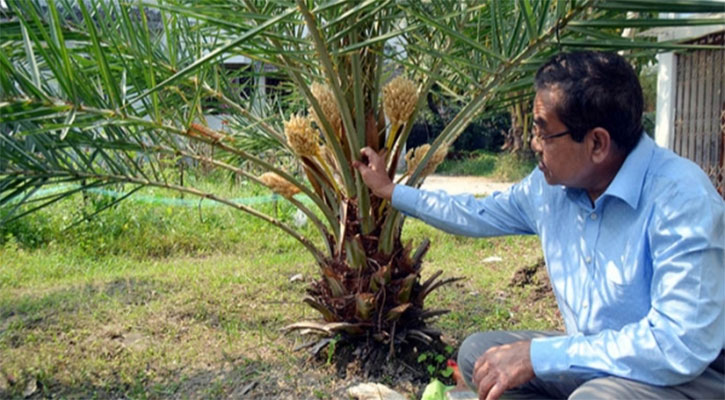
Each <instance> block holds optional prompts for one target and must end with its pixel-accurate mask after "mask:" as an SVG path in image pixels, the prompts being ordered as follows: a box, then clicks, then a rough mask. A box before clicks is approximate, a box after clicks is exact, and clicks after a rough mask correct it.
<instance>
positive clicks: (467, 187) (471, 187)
mask: <svg viewBox="0 0 725 400" xmlns="http://www.w3.org/2000/svg"><path fill="white" fill-rule="evenodd" d="M512 184H514V182H498V181H495V180H493V179H490V178H486V177H482V176H445V175H431V176H429V177H427V178H426V179H425V181H423V186H421V189H425V190H445V191H446V192H448V193H450V194H461V193H471V194H477V195H483V194H491V193H493V192H495V191H504V190H506V189H508V188H509V186H511V185H512Z"/></svg>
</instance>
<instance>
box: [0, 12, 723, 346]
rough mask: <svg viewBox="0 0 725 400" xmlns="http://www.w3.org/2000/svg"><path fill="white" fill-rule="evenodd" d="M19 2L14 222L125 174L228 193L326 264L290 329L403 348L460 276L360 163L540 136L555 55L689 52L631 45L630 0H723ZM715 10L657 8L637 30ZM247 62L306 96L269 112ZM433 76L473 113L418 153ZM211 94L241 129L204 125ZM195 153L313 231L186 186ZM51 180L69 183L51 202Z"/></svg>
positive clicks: (417, 180)
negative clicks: (545, 65) (538, 110)
mask: <svg viewBox="0 0 725 400" xmlns="http://www.w3.org/2000/svg"><path fill="white" fill-rule="evenodd" d="M8 3H9V10H6V20H4V21H3V22H2V25H1V26H0V46H1V47H2V52H0V66H1V68H0V122H2V126H1V127H0V207H2V210H3V212H2V215H1V218H2V222H1V223H5V222H6V221H9V220H11V219H15V218H21V217H22V216H23V215H26V214H28V213H31V212H33V211H35V210H38V209H40V208H43V207H45V206H47V205H49V204H52V203H54V202H56V201H60V200H62V199H65V198H67V197H69V196H72V195H74V194H76V193H81V192H83V191H84V190H87V189H89V188H98V187H102V186H106V185H111V184H119V183H121V184H124V187H125V189H127V190H128V195H129V196H130V195H131V194H133V193H134V192H136V191H138V190H140V189H142V188H144V187H149V186H153V187H162V188H167V189H172V190H176V191H179V192H181V193H187V194H190V195H195V196H199V197H201V198H206V199H209V200H212V201H215V202H219V203H222V204H225V205H228V206H230V207H233V208H236V209H238V210H240V211H242V212H246V213H249V214H250V215H253V216H255V217H257V218H260V219H263V220H265V221H267V222H269V223H270V224H273V225H275V226H277V227H278V228H280V229H281V230H283V231H284V232H286V233H287V234H289V235H291V236H292V237H294V238H295V239H296V240H297V241H298V242H299V243H300V244H301V245H302V246H304V247H305V248H306V249H307V250H308V251H309V252H310V253H311V254H312V255H313V256H314V259H315V260H316V263H317V264H318V265H319V271H320V275H319V279H318V280H317V281H315V282H314V283H313V284H312V285H311V286H310V288H309V290H308V295H307V296H306V297H305V299H304V301H305V302H306V303H307V304H309V305H310V306H311V307H313V308H315V309H316V310H317V311H319V313H320V315H321V317H322V318H321V321H307V322H299V323H297V324H293V325H292V326H290V329H304V330H308V331H313V332H317V333H321V334H322V335H323V336H324V337H325V338H327V339H324V340H323V342H321V344H322V345H324V344H325V343H326V342H325V340H329V337H332V336H334V335H338V334H339V335H342V336H341V337H342V338H343V339H345V340H349V341H353V342H355V343H358V344H373V346H372V347H371V348H374V349H383V351H385V352H389V353H393V352H394V349H395V348H396V347H398V346H399V345H400V344H402V343H410V341H411V340H415V341H418V342H423V343H428V344H429V343H431V342H433V341H434V340H435V339H436V338H437V336H438V332H436V331H435V330H434V329H432V328H431V327H430V326H428V325H427V324H426V321H427V320H428V319H429V318H431V317H434V316H436V315H439V314H441V313H442V312H445V311H444V310H426V309H425V308H424V302H425V298H426V296H427V295H428V294H430V293H431V292H432V291H433V290H435V289H436V288H438V287H440V286H441V285H444V284H446V283H450V282H452V281H454V280H455V279H456V278H445V279H443V278H441V277H442V271H437V272H435V273H433V274H431V275H430V277H429V278H428V279H427V280H425V281H423V280H422V279H421V268H422V259H423V256H424V255H425V253H426V250H427V249H428V246H429V242H428V241H427V240H425V241H423V242H422V243H418V244H415V245H414V244H411V243H402V241H401V230H402V225H403V223H404V221H405V219H404V217H403V216H402V215H401V214H400V213H399V212H397V211H396V210H394V209H393V208H392V207H391V205H390V204H389V203H387V202H386V201H383V200H382V199H379V198H376V197H375V196H372V195H371V193H370V192H369V191H368V189H367V188H366V187H365V186H364V185H363V183H362V180H361V178H360V176H359V174H358V173H357V171H355V170H354V168H352V166H351V163H352V161H353V160H355V159H358V158H359V154H360V149H361V148H362V147H364V146H370V147H373V148H374V149H376V150H380V151H385V152H386V157H387V160H388V166H389V173H390V175H391V177H392V176H393V175H394V172H395V167H396V166H397V165H398V161H399V160H401V159H403V158H404V159H406V161H407V165H408V169H407V171H406V172H405V174H404V175H403V176H402V178H400V182H401V183H403V184H406V185H410V186H416V187H417V186H420V184H421V183H422V182H423V180H424V179H425V177H426V176H427V175H429V174H430V173H432V172H433V171H434V170H435V168H436V166H437V164H438V163H440V162H441V161H442V160H443V158H445V154H446V152H447V149H448V148H449V146H450V145H451V144H452V143H453V142H454V141H455V139H456V138H457V137H458V136H459V135H460V134H461V133H462V132H463V131H464V129H465V128H466V127H467V126H468V125H469V124H470V122H471V121H472V120H473V118H474V117H476V116H477V115H480V114H482V113H483V114H485V113H492V112H498V111H500V110H505V109H514V110H516V113H515V115H516V118H517V122H519V123H517V124H516V129H519V130H521V132H523V133H522V135H524V136H522V139H525V138H526V136H525V135H526V133H525V132H526V131H527V126H528V123H527V117H526V115H528V110H527V104H528V101H530V98H531V96H532V89H531V87H532V83H533V73H534V71H535V70H536V69H537V67H538V65H540V63H541V62H543V60H545V59H547V58H548V57H549V56H550V55H552V54H554V53H555V52H558V51H561V50H567V49H572V48H599V49H610V50H612V49H623V48H627V49H641V48H650V49H655V48H656V49H686V48H690V47H693V46H690V45H680V44H675V43H653V42H642V41H638V40H636V39H631V38H622V37H621V36H620V34H619V33H620V31H619V29H620V28H622V27H626V26H632V24H633V22H632V20H627V18H626V12H628V11H640V12H645V11H649V12H656V11H676V12H692V13H698V12H711V11H720V10H721V7H722V5H721V3H718V2H711V1H684V2H676V3H672V4H669V3H662V2H654V1H650V0H638V1H607V2H600V1H592V0H589V1H550V0H519V1H516V2H514V1H490V2H485V3H482V4H479V2H460V1H449V0H436V1H430V2H420V1H391V0H383V1H372V0H370V1H362V2H358V1H347V0H332V1H328V2H322V3H315V2H312V1H303V0H298V1H296V2H291V1H253V0H244V1H241V2H237V1H218V0H201V1H199V0H194V1H184V0H166V1H158V2H148V3H145V2H141V1H139V2H109V1H101V0H92V1H81V2H73V1H69V0H65V1H62V0H58V1H48V2H45V1H42V2H41V1H38V2H29V1H9V2H8ZM717 22H718V21H713V20H709V21H703V20H701V19H694V18H691V19H686V20H659V19H656V18H649V19H639V20H637V25H636V26H639V27H641V26H663V25H667V24H704V23H717ZM235 55H239V56H244V57H246V58H247V59H249V60H252V61H253V62H254V64H253V67H252V68H250V69H248V70H245V71H244V73H247V74H249V75H250V76H251V77H252V78H253V79H255V78H256V77H262V76H266V75H268V74H269V71H268V69H267V68H266V67H264V66H271V67H272V68H273V69H274V70H275V74H276V76H277V77H279V76H283V77H284V79H286V80H288V81H289V82H291V83H292V84H293V85H294V91H293V92H290V93H288V94H287V95H284V94H282V96H286V99H285V101H284V103H283V104H282V105H278V107H269V106H268V105H266V103H264V102H263V101H261V100H260V99H259V98H258V97H256V96H255V95H249V93H248V92H245V91H243V90H240V85H239V81H240V79H239V74H240V73H241V72H240V71H236V72H231V71H228V70H226V69H224V68H222V61H223V60H224V59H225V58H226V57H229V56H235ZM432 88H435V89H436V92H437V93H442V94H444V96H447V97H448V98H449V99H450V100H451V101H455V102H457V103H458V104H459V105H460V108H459V111H458V112H457V114H456V115H455V116H454V117H453V118H452V119H451V120H450V122H449V123H448V124H447V125H446V126H445V128H444V129H443V130H442V132H441V133H440V135H438V136H437V138H436V139H435V140H434V141H433V142H432V143H430V144H426V145H423V146H419V147H417V148H415V149H411V150H410V151H409V152H408V153H407V154H403V152H402V150H403V146H402V144H403V143H405V142H406V139H407V138H408V136H409V134H410V132H411V127H412V121H414V119H415V118H416V115H417V113H418V111H419V110H420V109H421V107H422V105H424V104H425V102H426V99H427V94H428V93H429V92H430V91H431V90H432ZM245 93H246V94H245ZM210 105H213V107H215V108H217V109H219V110H223V113H224V116H225V118H226V119H227V121H228V126H231V127H233V129H229V130H225V131H217V130H213V129H210V128H209V127H208V126H206V121H207V119H206V115H205V114H206V113H208V112H210V111H209V108H210V107H211V106H210ZM516 132H518V131H516ZM517 135H518V133H517ZM521 143H525V140H523V141H521ZM208 149H212V150H211V151H207V150H208ZM270 151H273V152H274V154H276V155H279V154H283V155H286V156H287V157H288V158H289V159H292V160H294V162H295V164H296V165H286V166H285V165H284V164H282V163H279V162H278V160H279V158H278V157H275V158H270V157H268V156H269V154H270ZM179 158H183V159H185V160H190V161H192V162H195V163H201V164H204V165H208V166H213V167H214V168H219V169H224V170H227V171H229V172H231V173H233V174H235V175H236V176H241V177H244V178H246V179H248V180H250V181H253V182H256V183H259V184H262V185H265V186H267V187H269V188H270V189H271V190H273V191H274V192H276V193H278V194H280V195H281V196H283V197H284V199H285V200H286V201H289V202H290V203H292V204H293V205H294V206H295V207H297V208H298V209H299V210H300V211H301V212H303V213H304V214H305V215H306V216H307V217H308V218H309V220H310V221H311V223H312V225H313V226H314V229H315V230H314V231H313V232H314V233H313V234H314V235H315V236H310V235H307V234H306V233H305V232H304V231H302V230H301V229H299V228H296V227H294V226H291V225H289V224H287V223H285V222H284V221H282V220H279V219H277V218H275V217H273V216H270V215H265V214H263V213H261V212H259V211H258V210H256V209H254V208H253V207H251V206H247V205H243V204H238V203H235V202H233V201H231V200H230V199H226V198H223V197H220V196H218V195H216V194H214V193H209V192H205V191H203V190H202V189H199V188H195V187H192V186H188V185H185V184H184V183H183V182H177V181H176V180H174V179H172V174H170V172H169V168H167V165H168V160H170V159H179ZM244 164H250V165H253V166H254V167H255V168H256V169H257V170H259V171H264V173H263V174H261V175H257V174H256V173H252V172H250V171H252V170H250V169H248V168H243V165H244ZM295 170H299V171H300V173H295V172H294V171H295ZM69 184H72V185H69ZM48 185H53V186H54V187H55V188H57V189H58V191H55V192H52V193H51V194H45V195H43V196H34V193H36V191H37V190H38V189H39V188H41V187H43V186H48ZM303 196H304V197H303ZM124 198H125V197H124ZM303 199H308V200H309V201H302V200H303ZM121 200H123V198H121V199H118V200H117V201H121ZM113 204H115V202H111V203H109V204H106V205H104V206H103V207H102V208H101V209H99V210H98V211H99V212H100V211H103V210H105V209H108V208H110V207H112V206H113ZM375 344H379V345H380V346H375ZM319 348H321V346H318V349H319Z"/></svg>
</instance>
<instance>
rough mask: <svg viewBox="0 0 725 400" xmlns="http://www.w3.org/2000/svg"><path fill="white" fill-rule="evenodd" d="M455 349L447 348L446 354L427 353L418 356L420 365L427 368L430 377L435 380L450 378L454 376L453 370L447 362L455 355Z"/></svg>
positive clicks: (444, 350) (445, 349)
mask: <svg viewBox="0 0 725 400" xmlns="http://www.w3.org/2000/svg"><path fill="white" fill-rule="evenodd" d="M453 351H454V349H453V347H451V346H446V347H445V348H444V349H443V352H444V354H442V353H438V352H434V351H430V350H429V351H426V352H423V353H421V355H419V356H418V364H422V365H423V366H425V369H426V371H428V375H429V376H430V377H431V379H433V378H439V377H442V378H450V377H451V375H452V374H453V368H451V367H450V366H448V364H447V363H446V361H447V360H448V359H449V358H450V357H451V356H452V355H453Z"/></svg>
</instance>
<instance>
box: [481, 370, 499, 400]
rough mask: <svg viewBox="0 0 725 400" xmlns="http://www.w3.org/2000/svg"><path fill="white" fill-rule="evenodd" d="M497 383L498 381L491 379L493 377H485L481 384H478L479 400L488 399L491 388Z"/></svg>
mask: <svg viewBox="0 0 725 400" xmlns="http://www.w3.org/2000/svg"><path fill="white" fill-rule="evenodd" d="M495 383H496V380H495V379H494V378H492V377H491V375H486V376H484V377H483V379H482V380H481V382H480V383H479V384H478V398H479V400H484V399H488V397H487V396H488V393H489V392H490V391H491V388H492V387H493V386H494V384H495Z"/></svg>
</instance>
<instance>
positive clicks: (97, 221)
mask: <svg viewBox="0 0 725 400" xmlns="http://www.w3.org/2000/svg"><path fill="white" fill-rule="evenodd" d="M202 184H203V185H208V188H209V189H210V190H213V191H215V192H216V193H223V194H225V195H228V196H230V197H249V196H256V195H266V194H268V193H267V192H265V191H264V190H262V189H260V188H254V187H231V186H228V185H226V184H224V183H214V182H204V183H202ZM143 194H144V195H158V196H175V195H174V194H170V193H165V192H163V191H144V192H143ZM100 200H101V199H96V201H100ZM87 203H88V200H86V202H85V203H84V201H83V199H82V197H80V196H77V197H74V198H72V199H70V200H69V201H66V202H61V203H58V204H55V205H53V206H51V207H50V208H48V209H46V210H43V211H41V212H39V213H37V214H34V215H31V216H29V217H28V218H25V219H22V220H20V221H17V222H15V223H13V224H8V225H5V226H3V227H2V228H1V229H0V231H1V232H2V235H1V236H2V237H3V240H2V243H1V244H0V397H10V398H22V397H23V391H25V390H26V388H28V385H29V384H30V385H31V389H32V384H33V383H34V384H35V385H36V390H35V391H34V394H33V396H35V397H43V396H46V395H48V396H49V395H51V394H52V395H53V396H54V397H66V398H108V397H114V398H119V397H123V398H133V399H146V398H216V397H228V398H239V397H243V396H242V394H243V393H245V390H246V391H247V396H251V397H254V398H290V399H292V398H308V397H309V396H310V393H313V391H314V393H318V395H319V396H322V397H321V398H343V397H345V395H344V389H345V388H346V387H347V386H349V382H344V383H342V382H341V381H340V380H339V379H338V378H337V377H336V375H335V372H334V370H333V367H332V366H326V365H324V363H322V364H320V363H311V362H309V360H308V358H307V357H308V356H307V354H306V353H304V352H294V351H292V349H293V348H294V347H295V346H296V345H298V344H300V343H302V342H304V341H305V340H306V339H305V338H302V337H300V336H297V335H283V334H281V333H280V329H281V328H282V327H283V326H285V325H287V324H290V323H293V322H297V321H300V320H305V319H315V318H317V314H316V313H315V312H314V311H313V310H312V309H311V308H308V307H306V306H304V305H303V304H302V303H301V299H302V297H303V296H304V293H305V289H306V286H307V284H308V283H309V282H310V281H312V280H313V279H316V277H317V275H316V274H317V267H316V266H315V264H314V261H313V258H312V257H311V256H310V255H309V254H307V253H306V252H305V251H304V249H303V247H302V246H301V245H299V244H298V243H297V242H296V241H295V240H293V239H291V238H289V237H288V236H286V235H285V234H283V233H282V232H281V231H279V230H278V229H276V228H274V227H271V226H268V225H266V224H264V223H261V222H259V221H257V220H255V219H253V218H252V217H250V216H247V215H245V214H242V213H240V212H237V211H234V210H232V209H229V208H227V207H203V206H202V208H201V215H200V210H199V208H197V207H180V206H167V205H158V204H146V203H140V202H135V201H133V200H130V201H126V202H124V203H121V204H120V205H118V206H117V207H115V208H114V209H113V210H110V211H109V212H106V213H103V214H100V215H98V216H96V217H95V218H93V219H92V220H91V221H90V222H84V223H81V224H79V225H77V226H74V227H72V228H70V229H67V230H64V227H66V226H67V225H68V224H70V222H71V221H73V220H74V218H75V217H77V216H79V215H82V214H83V210H85V211H86V212H87V211H88V207H91V208H92V206H89V205H88V204H87ZM258 207H259V208H261V209H263V210H265V211H267V212H270V213H277V215H278V216H279V217H280V218H281V219H282V220H285V221H287V222H291V219H292V215H293V213H294V210H293V209H292V208H291V207H289V206H286V205H283V204H282V203H280V204H278V205H276V206H275V205H274V204H271V203H265V204H261V205H259V206H258ZM303 231H304V232H305V233H306V234H309V235H310V236H311V235H312V234H313V231H312V229H310V228H309V227H306V228H305V229H303ZM424 237H429V238H431V241H432V247H431V250H430V252H429V254H428V255H427V256H426V259H425V260H426V265H425V267H424V277H427V276H429V275H430V274H432V273H434V272H435V271H437V270H438V269H442V270H444V276H464V277H466V279H465V280H464V281H460V282H458V283H456V284H455V285H449V286H447V287H444V288H442V289H440V290H439V291H437V292H434V294H432V295H431V296H429V307H431V308H448V309H450V310H451V312H450V313H449V314H447V315H445V316H442V317H439V318H438V319H437V320H436V321H435V325H436V326H437V327H438V328H440V329H441V330H443V332H444V333H445V335H446V337H448V338H449V340H451V341H452V344H454V345H455V344H456V343H458V342H459V341H461V340H462V339H463V338H464V337H465V336H466V335H467V334H470V333H472V332H474V331H476V330H484V329H500V328H506V329H511V328H516V329H552V328H554V327H557V326H558V324H559V322H558V319H557V316H556V314H555V306H554V303H553V299H552V298H547V299H544V300H543V301H537V302H531V301H530V296H531V294H532V293H531V292H532V289H531V288H527V287H524V288H512V287H509V285H508V283H509V281H510V279H511V277H512V275H513V273H514V271H515V270H516V269H518V268H520V267H522V266H526V265H531V264H533V263H535V262H536V261H537V260H538V258H539V257H540V256H541V254H540V250H539V245H538V241H537V238H535V237H508V238H495V239H471V238H461V237H455V236H451V235H448V234H445V233H442V232H440V231H436V230H434V229H432V228H430V227H427V226H425V225H424V224H422V223H420V222H418V221H408V223H407V224H406V226H405V230H404V238H405V240H412V241H413V242H414V243H418V242H420V241H421V240H422V239H423V238H424ZM490 256H498V257H501V258H502V259H503V260H502V261H500V262H492V263H483V262H482V261H481V260H483V259H485V258H486V257H490ZM296 274H302V275H303V280H301V281H299V280H297V281H291V280H290V278H291V277H292V276H294V275H296ZM250 385H252V386H250ZM250 387H252V389H249V388H250ZM325 395H326V396H328V397H325ZM319 396H318V397H319Z"/></svg>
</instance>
